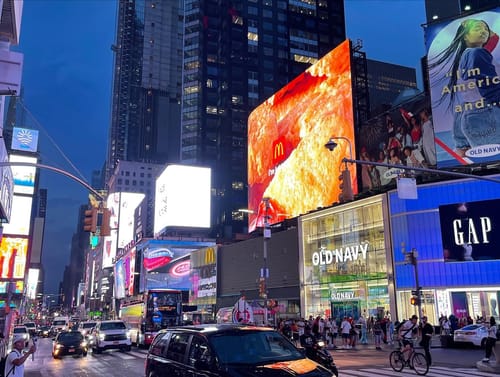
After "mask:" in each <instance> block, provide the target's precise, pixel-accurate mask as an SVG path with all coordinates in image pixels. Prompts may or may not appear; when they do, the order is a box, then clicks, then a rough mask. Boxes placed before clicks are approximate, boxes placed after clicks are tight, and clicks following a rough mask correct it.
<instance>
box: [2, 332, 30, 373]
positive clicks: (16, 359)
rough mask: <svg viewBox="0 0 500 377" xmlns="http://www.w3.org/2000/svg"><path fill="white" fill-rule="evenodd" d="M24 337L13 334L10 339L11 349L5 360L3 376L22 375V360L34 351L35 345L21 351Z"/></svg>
mask: <svg viewBox="0 0 500 377" xmlns="http://www.w3.org/2000/svg"><path fill="white" fill-rule="evenodd" d="M25 341H26V340H25V339H24V337H23V336H22V334H14V335H13V339H12V347H13V349H12V351H11V352H10V353H9V354H8V355H7V359H6V360H5V369H4V376H6V377H7V376H8V377H24V362H25V361H26V360H27V359H28V356H29V355H31V354H33V353H35V351H36V346H35V345H34V344H33V345H32V346H31V347H30V349H29V350H28V352H25V353H23V349H24V346H25Z"/></svg>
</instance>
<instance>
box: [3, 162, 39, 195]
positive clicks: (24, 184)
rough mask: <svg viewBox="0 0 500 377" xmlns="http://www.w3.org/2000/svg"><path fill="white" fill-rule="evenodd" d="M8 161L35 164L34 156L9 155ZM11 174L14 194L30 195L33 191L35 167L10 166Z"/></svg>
mask: <svg viewBox="0 0 500 377" xmlns="http://www.w3.org/2000/svg"><path fill="white" fill-rule="evenodd" d="M9 161H10V162H29V163H31V164H36V163H37V159H36V158H35V157H27V156H19V155H10V157H9ZM11 169H12V176H13V179H14V193H15V194H29V195H32V194H33V192H34V191H35V174H36V168H35V167H31V166H16V165H13V166H11Z"/></svg>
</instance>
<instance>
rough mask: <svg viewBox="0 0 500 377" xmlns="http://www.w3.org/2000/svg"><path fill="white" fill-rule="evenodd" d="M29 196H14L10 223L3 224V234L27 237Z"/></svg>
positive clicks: (29, 213)
mask: <svg viewBox="0 0 500 377" xmlns="http://www.w3.org/2000/svg"><path fill="white" fill-rule="evenodd" d="M32 202H33V198H32V197H31V196H20V195H14V196H13V197H12V213H11V215H10V221H9V222H8V223H4V224H3V234H15V235H20V236H27V235H28V234H29V233H30V219H31V205H32Z"/></svg>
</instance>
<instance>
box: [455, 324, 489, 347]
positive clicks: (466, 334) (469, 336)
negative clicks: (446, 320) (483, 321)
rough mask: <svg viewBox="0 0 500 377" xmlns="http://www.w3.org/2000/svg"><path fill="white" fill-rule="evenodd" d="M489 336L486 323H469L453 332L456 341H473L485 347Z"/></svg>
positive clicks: (474, 343) (476, 344)
mask: <svg viewBox="0 0 500 377" xmlns="http://www.w3.org/2000/svg"><path fill="white" fill-rule="evenodd" d="M487 337H488V328H487V327H486V326H484V325H479V324H476V325H468V326H464V327H462V328H461V329H457V330H455V331H454V332H453V341H454V342H455V343H471V344H473V345H475V346H478V347H484V346H485V344H486V338H487Z"/></svg>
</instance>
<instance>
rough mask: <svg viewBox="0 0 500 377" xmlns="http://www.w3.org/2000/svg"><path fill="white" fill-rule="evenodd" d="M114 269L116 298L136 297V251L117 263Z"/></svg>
mask: <svg viewBox="0 0 500 377" xmlns="http://www.w3.org/2000/svg"><path fill="white" fill-rule="evenodd" d="M114 268H115V296H116V298H123V297H125V296H132V295H134V294H135V292H134V278H135V249H132V250H131V251H130V252H129V253H127V254H126V255H124V256H123V257H122V258H120V259H119V260H118V261H116V263H115V266H114Z"/></svg>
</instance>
